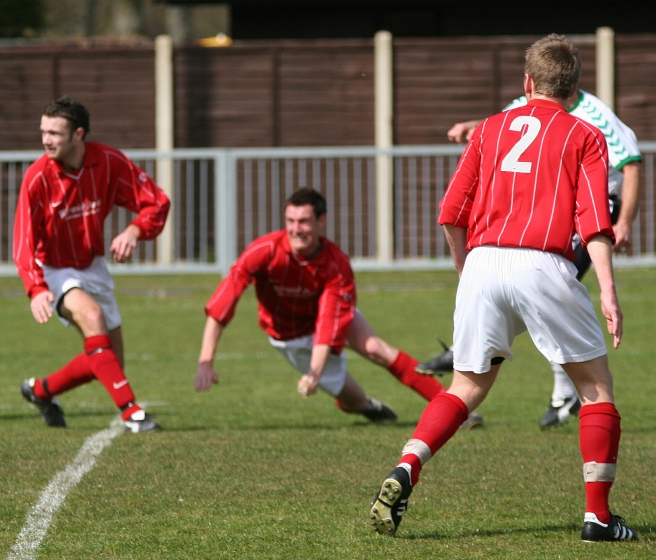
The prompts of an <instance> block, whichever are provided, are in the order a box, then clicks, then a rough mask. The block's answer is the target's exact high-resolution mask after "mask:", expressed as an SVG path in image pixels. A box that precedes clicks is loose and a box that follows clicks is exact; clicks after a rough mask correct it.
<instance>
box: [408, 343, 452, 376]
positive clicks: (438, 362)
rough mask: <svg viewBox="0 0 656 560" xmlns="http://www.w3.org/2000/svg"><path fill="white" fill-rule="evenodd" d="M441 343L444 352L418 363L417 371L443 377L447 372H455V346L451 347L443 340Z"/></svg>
mask: <svg viewBox="0 0 656 560" xmlns="http://www.w3.org/2000/svg"><path fill="white" fill-rule="evenodd" d="M440 344H441V345H442V346H443V347H444V352H442V353H441V354H440V355H439V356H435V357H434V358H433V359H432V360H428V361H427V362H424V363H421V364H417V365H416V366H415V371H416V372H417V373H423V374H424V375H437V376H440V377H441V376H442V375H444V374H445V373H452V372H453V348H449V347H448V346H447V345H446V344H444V342H442V341H441V340H440Z"/></svg>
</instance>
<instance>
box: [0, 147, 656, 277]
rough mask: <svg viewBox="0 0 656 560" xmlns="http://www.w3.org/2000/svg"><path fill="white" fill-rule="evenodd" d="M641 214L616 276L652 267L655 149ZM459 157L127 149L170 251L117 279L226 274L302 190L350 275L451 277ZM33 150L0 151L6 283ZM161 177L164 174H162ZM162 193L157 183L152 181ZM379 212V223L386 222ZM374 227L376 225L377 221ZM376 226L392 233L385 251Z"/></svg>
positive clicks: (116, 217)
mask: <svg viewBox="0 0 656 560" xmlns="http://www.w3.org/2000/svg"><path fill="white" fill-rule="evenodd" d="M640 148H641V150H642V152H643V155H644V164H643V169H642V174H641V181H642V186H643V192H642V199H641V209H640V214H639V216H638V218H637V219H636V221H635V223H634V226H633V227H634V229H633V249H632V251H631V252H630V254H629V255H623V256H621V257H618V258H617V259H616V264H617V265H619V266H629V265H653V264H656V243H655V239H656V224H655V220H654V216H655V211H656V185H655V177H654V155H655V154H656V142H643V143H641V144H640ZM461 152H462V147H460V146H452V145H444V146H440V145H436V146H398V147H394V148H390V149H386V150H381V149H376V148H373V147H361V148H358V147H354V148H338V147H335V148H332V147H327V148H298V149H292V148H258V149H177V150H172V151H171V152H166V153H164V152H158V151H155V150H125V153H126V154H127V155H128V156H129V157H131V158H132V159H133V161H134V162H135V163H136V164H137V165H139V167H141V168H142V169H143V170H144V171H146V172H147V173H148V174H149V175H151V176H152V177H153V178H154V179H155V181H157V182H159V184H160V185H161V186H162V187H163V188H166V189H168V190H169V192H170V193H171V198H172V202H173V204H172V209H171V214H170V216H169V222H168V225H167V229H166V232H165V234H163V236H161V237H168V242H162V239H160V240H159V241H158V242H144V243H141V244H140V246H139V250H138V253H137V254H136V255H135V257H134V258H133V262H132V264H130V265H126V266H125V265H121V266H116V267H113V271H114V272H122V271H124V272H143V273H147V272H148V273H150V272H206V271H216V272H219V273H225V272H226V271H227V270H228V268H229V267H230V265H231V264H232V262H233V261H234V260H235V258H236V257H237V255H238V254H239V252H240V251H241V250H242V249H243V248H244V247H245V246H246V245H247V244H248V243H249V242H250V241H252V240H253V239H255V238H256V237H257V236H259V235H262V234H264V233H266V232H268V231H271V230H274V229H278V228H281V227H283V219H282V206H283V203H284V200H285V199H286V198H287V196H288V195H289V194H290V193H291V192H292V191H294V190H295V189H297V188H299V187H301V186H312V187H314V188H316V189H318V190H319V191H321V192H322V193H323V194H324V195H325V196H326V198H327V201H328V206H329V213H328V221H327V231H326V234H327V236H328V237H329V238H331V239H333V240H334V241H336V242H337V243H338V244H339V245H340V246H341V247H342V249H343V250H344V251H345V252H346V253H348V254H349V255H350V256H351V259H352V261H353V265H354V268H356V269H376V268H394V267H401V268H426V269H430V268H442V267H451V260H450V257H449V252H448V246H447V244H446V241H445V239H444V235H443V233H442V228H441V227H439V226H438V225H437V221H436V217H437V214H438V204H439V201H440V199H441V197H442V195H443V193H444V190H445V188H446V185H447V184H448V181H449V178H450V176H451V174H452V173H453V170H454V169H455V166H456V164H457V161H458V158H459V156H460V153H461ZM41 155H42V152H37V151H26V152H0V166H1V167H0V274H15V268H14V265H13V261H12V243H13V219H14V211H15V208H16V201H17V197H18V191H19V188H20V183H21V179H22V176H23V173H24V171H25V169H26V168H27V166H28V165H29V164H30V163H31V162H32V161H34V160H35V159H36V158H38V157H40V156H41ZM381 159H385V160H386V162H387V164H388V165H387V169H391V173H392V177H393V180H392V181H391V182H389V181H388V182H386V183H389V184H391V188H392V196H391V200H392V204H391V206H390V207H389V208H381V207H380V206H379V205H377V204H376V200H377V197H378V196H380V192H379V190H378V189H379V183H378V182H377V180H376V169H377V163H379V162H380V161H381ZM162 169H166V170H167V172H166V173H163V172H162ZM158 174H159V175H161V177H162V180H164V181H166V182H170V183H171V184H168V185H164V184H162V182H160V180H158V179H159V178H158ZM382 213H385V215H383V214H382ZM131 219H132V216H131V213H130V212H128V211H126V210H124V209H117V210H115V211H114V212H113V213H112V215H111V217H110V219H108V220H107V221H106V223H105V239H106V242H107V244H109V243H110V242H111V239H112V238H113V237H114V236H115V235H116V234H117V233H118V232H120V231H122V229H123V228H125V226H126V225H127V224H128V223H129V222H130V220H131ZM381 220H382V222H381ZM379 223H388V224H390V228H391V231H390V232H388V233H389V234H390V235H389V239H391V247H386V246H385V245H386V243H387V240H386V239H385V238H386V237H387V236H385V235H381V231H380V228H378V227H377V225H378V224H379Z"/></svg>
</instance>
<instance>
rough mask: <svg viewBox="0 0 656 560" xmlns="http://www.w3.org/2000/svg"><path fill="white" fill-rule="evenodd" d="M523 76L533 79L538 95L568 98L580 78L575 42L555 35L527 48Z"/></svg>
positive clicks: (579, 61)
mask: <svg viewBox="0 0 656 560" xmlns="http://www.w3.org/2000/svg"><path fill="white" fill-rule="evenodd" d="M524 73H525V74H527V75H528V76H530V77H531V78H532V79H533V83H534V84H535V91H536V93H541V94H543V95H548V96H550V97H557V98H560V99H567V98H568V97H569V96H570V95H572V94H573V93H574V92H575V91H576V88H577V87H578V84H579V80H580V79H581V56H580V54H579V51H578V49H577V48H576V46H574V43H572V42H571V41H569V40H568V39H566V38H565V37H564V36H563V35H557V34H555V33H552V34H551V35H547V36H546V37H543V38H542V39H540V40H539V41H536V42H535V43H533V44H532V45H531V46H530V47H529V48H528V49H527V51H526V64H525V65H524Z"/></svg>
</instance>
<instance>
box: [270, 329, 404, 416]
mask: <svg viewBox="0 0 656 560" xmlns="http://www.w3.org/2000/svg"><path fill="white" fill-rule="evenodd" d="M269 343H270V344H271V346H273V347H274V348H275V349H276V350H278V352H280V354H282V356H283V357H284V358H285V360H287V361H288V362H289V363H290V364H291V365H292V367H294V369H295V370H296V371H298V372H299V373H300V374H301V375H303V374H305V373H307V372H308V370H309V368H310V360H311V357H312V346H313V343H314V337H313V336H312V335H308V336H303V337H299V338H295V339H292V340H275V339H273V338H271V337H270V338H269ZM319 387H321V389H322V390H324V391H325V392H327V393H328V394H330V395H332V396H333V397H335V399H336V400H335V404H336V405H337V407H338V408H339V409H340V410H342V411H343V412H348V413H357V414H363V415H364V416H366V417H367V418H368V419H369V420H372V421H377V420H395V419H396V414H395V413H394V411H393V410H392V409H391V408H389V407H388V406H387V405H385V404H383V403H381V402H380V401H379V400H377V399H374V398H372V397H368V396H367V394H366V393H365V392H364V390H363V389H362V387H361V386H360V384H359V383H358V382H357V381H356V380H355V379H353V377H351V375H349V373H348V371H347V370H346V356H345V355H344V353H343V352H341V353H340V354H331V355H330V357H329V358H328V361H327V363H326V366H325V367H324V370H323V373H322V374H321V379H320V380H319Z"/></svg>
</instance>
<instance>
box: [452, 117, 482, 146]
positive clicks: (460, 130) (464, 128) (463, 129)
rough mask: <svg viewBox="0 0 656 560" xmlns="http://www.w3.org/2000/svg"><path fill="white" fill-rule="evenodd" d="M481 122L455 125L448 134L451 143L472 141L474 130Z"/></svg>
mask: <svg viewBox="0 0 656 560" xmlns="http://www.w3.org/2000/svg"><path fill="white" fill-rule="evenodd" d="M479 122H480V121H467V122H461V123H456V124H454V125H453V126H452V127H451V128H450V129H449V131H448V132H447V133H446V137H447V138H448V139H449V142H457V143H458V144H461V143H462V142H465V141H466V142H469V140H471V137H472V134H473V133H474V129H475V128H476V127H477V126H478V124H479Z"/></svg>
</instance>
